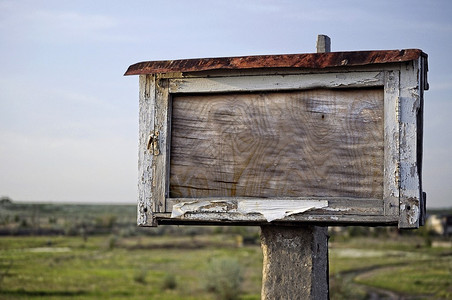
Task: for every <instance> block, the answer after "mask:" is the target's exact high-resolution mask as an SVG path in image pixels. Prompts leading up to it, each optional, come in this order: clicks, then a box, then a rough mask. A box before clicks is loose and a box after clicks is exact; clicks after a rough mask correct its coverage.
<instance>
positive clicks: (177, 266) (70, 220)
mask: <svg viewBox="0 0 452 300" xmlns="http://www.w3.org/2000/svg"><path fill="white" fill-rule="evenodd" d="M0 204H1V205H0V233H1V234H3V235H2V236H0V299H234V297H235V296H236V295H235V294H230V293H227V291H228V290H231V289H236V288H234V284H233V283H240V285H241V286H240V292H239V293H238V295H239V297H238V299H260V289H261V278H262V274H261V272H262V252H261V249H260V245H259V228H257V227H208V226H206V227H199V226H160V227H158V228H140V229H138V228H137V227H136V225H135V217H136V207H135V206H134V205H123V206H104V205H52V204H16V203H11V202H6V203H0ZM331 235H332V237H331V239H330V247H329V265H330V296H331V299H401V298H403V299H452V247H451V246H450V245H451V240H450V238H449V240H442V245H443V247H442V248H439V247H432V244H433V245H434V244H435V239H438V237H435V236H430V235H429V233H428V232H427V231H426V230H425V229H421V230H419V231H410V232H403V233H402V234H400V233H398V232H397V231H396V230H390V229H387V228H375V229H374V230H369V229H368V228H363V227H361V228H360V227H350V228H346V229H345V230H343V231H341V232H340V233H335V231H333V230H332V231H331ZM432 241H433V243H432ZM212 283H215V285H212ZM235 298H236V299H237V297H235Z"/></svg>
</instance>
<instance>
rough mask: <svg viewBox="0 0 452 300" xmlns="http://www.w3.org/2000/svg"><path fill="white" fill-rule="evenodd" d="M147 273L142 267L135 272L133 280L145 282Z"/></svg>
mask: <svg viewBox="0 0 452 300" xmlns="http://www.w3.org/2000/svg"><path fill="white" fill-rule="evenodd" d="M147 273H148V272H147V270H146V269H144V268H142V269H140V270H138V271H136V272H135V274H133V280H134V281H135V282H137V283H140V284H145V283H146V275H147Z"/></svg>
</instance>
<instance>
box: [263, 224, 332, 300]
mask: <svg viewBox="0 0 452 300" xmlns="http://www.w3.org/2000/svg"><path fill="white" fill-rule="evenodd" d="M261 229H262V232H261V246H262V251H263V254H264V261H263V277H262V292H261V299H290V300H293V299H316V300H323V299H328V298H329V294H328V236H327V227H319V226H304V227H288V226H261Z"/></svg>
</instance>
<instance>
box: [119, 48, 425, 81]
mask: <svg viewBox="0 0 452 300" xmlns="http://www.w3.org/2000/svg"><path fill="white" fill-rule="evenodd" d="M420 56H425V57H426V56H427V54H425V53H423V52H422V50H419V49H406V50H383V51H354V52H329V53H308V54H282V55H258V56H242V57H219V58H195V59H181V60H163V61H146V62H140V63H137V64H134V65H131V66H130V67H129V68H128V69H127V72H126V73H125V74H124V75H140V74H158V73H171V72H182V73H184V72H200V71H210V70H243V69H261V68H305V69H324V68H332V67H342V66H365V65H372V64H385V63H399V62H406V61H412V60H415V59H418V58H419V57H420Z"/></svg>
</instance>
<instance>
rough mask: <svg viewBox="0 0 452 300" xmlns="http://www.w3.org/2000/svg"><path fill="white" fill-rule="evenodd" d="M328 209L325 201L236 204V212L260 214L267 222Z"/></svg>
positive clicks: (260, 201)
mask: <svg viewBox="0 0 452 300" xmlns="http://www.w3.org/2000/svg"><path fill="white" fill-rule="evenodd" d="M324 207H328V201H326V200H285V201H272V202H270V201H266V200H243V201H240V202H239V203H238V207H237V208H238V211H239V212H240V213H242V214H251V213H260V214H262V215H263V216H264V218H265V219H266V220H267V222H271V221H274V220H278V219H283V218H285V217H287V216H291V215H295V214H301V213H304V212H305V211H308V210H311V209H316V208H324Z"/></svg>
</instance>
